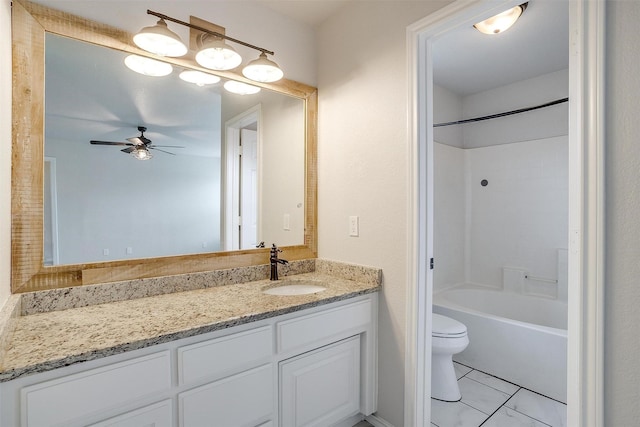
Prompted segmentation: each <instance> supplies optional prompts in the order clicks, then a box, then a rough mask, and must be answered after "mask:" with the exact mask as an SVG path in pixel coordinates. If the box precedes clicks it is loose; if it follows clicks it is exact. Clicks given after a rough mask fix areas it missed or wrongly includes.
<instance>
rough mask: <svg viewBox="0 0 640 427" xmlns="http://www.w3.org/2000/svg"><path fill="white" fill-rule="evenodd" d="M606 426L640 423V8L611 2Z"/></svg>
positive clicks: (608, 73) (607, 196)
mask: <svg viewBox="0 0 640 427" xmlns="http://www.w3.org/2000/svg"><path fill="white" fill-rule="evenodd" d="M607 14H608V17H607V49H606V50H605V52H606V55H607V69H606V72H607V78H606V81H607V86H606V90H607V94H606V97H607V100H606V103H607V117H606V120H607V125H606V126H607V130H606V132H607V133H606V141H605V146H606V184H605V185H606V193H605V197H606V247H605V250H606V255H605V256H606V258H605V263H606V264H605V271H606V272H605V274H606V279H605V330H604V336H605V369H604V378H605V388H604V396H605V422H604V425H606V426H632V425H638V419H640V406H639V405H638V400H640V388H639V387H638V384H639V383H640V369H639V367H638V353H639V352H640V334H638V324H639V323H640V310H638V303H639V302H640V263H639V262H638V260H639V259H640V249H639V248H640V245H639V243H638V242H640V221H639V218H640V217H639V215H638V212H639V211H640V175H639V171H640V148H639V147H638V135H640V121H639V120H638V115H639V114H640V106H639V104H638V95H639V94H640V78H639V77H638V69H639V68H640V50H639V49H638V46H640V32H638V30H637V24H638V22H640V2H636V1H610V2H607Z"/></svg>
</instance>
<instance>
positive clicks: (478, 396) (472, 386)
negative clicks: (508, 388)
mask: <svg viewBox="0 0 640 427" xmlns="http://www.w3.org/2000/svg"><path fill="white" fill-rule="evenodd" d="M458 385H459V386H460V393H462V403H465V404H467V405H469V406H471V407H473V408H475V409H477V410H479V411H482V412H484V413H485V414H487V415H491V414H493V412H494V411H495V410H496V409H498V408H499V407H500V406H502V404H503V403H504V402H506V401H507V400H508V399H509V397H510V395H509V394H506V393H503V392H501V391H498V390H496V389H494V388H491V387H489V386H487V385H484V384H482V383H479V382H477V381H474V380H471V379H469V378H467V377H464V378H462V379H460V380H459V381H458Z"/></svg>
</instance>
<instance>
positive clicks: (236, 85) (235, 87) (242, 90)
mask: <svg viewBox="0 0 640 427" xmlns="http://www.w3.org/2000/svg"><path fill="white" fill-rule="evenodd" d="M224 88H225V89H226V90H228V91H229V92H231V93H235V94H237V95H253V94H254V93H258V92H260V88H259V87H258V86H252V85H248V84H246V83H242V82H238V81H235V80H229V81H228V82H226V83H225V84H224Z"/></svg>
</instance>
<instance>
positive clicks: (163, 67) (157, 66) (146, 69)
mask: <svg viewBox="0 0 640 427" xmlns="http://www.w3.org/2000/svg"><path fill="white" fill-rule="evenodd" d="M124 64H125V65H126V66H127V67H129V68H130V69H131V70H133V71H135V72H136V73H140V74H144V75H145V76H152V77H162V76H166V75H169V74H171V72H172V71H173V67H172V66H171V64H168V63H166V62H162V61H156V60H155V59H151V58H147V57H144V56H140V55H129V56H127V57H126V58H124Z"/></svg>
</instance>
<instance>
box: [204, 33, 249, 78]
mask: <svg viewBox="0 0 640 427" xmlns="http://www.w3.org/2000/svg"><path fill="white" fill-rule="evenodd" d="M204 40H205V41H204V43H203V45H202V49H200V50H199V51H198V53H197V54H196V62H197V63H198V64H200V65H202V66H203V67H205V68H209V69H211V70H218V71H224V70H233V69H234V68H236V67H237V66H238V65H240V63H241V62H242V57H241V56H240V54H239V53H238V52H236V50H235V49H234V48H232V47H231V46H229V45H228V44H227V43H225V42H224V40H222V39H221V38H220V37H212V36H209V37H205V39H204Z"/></svg>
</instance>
